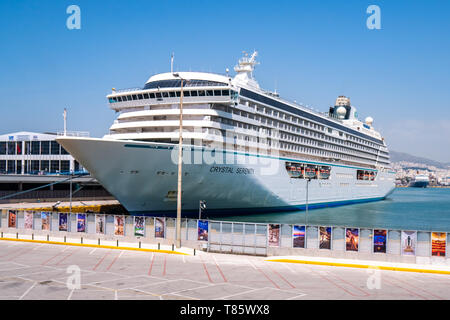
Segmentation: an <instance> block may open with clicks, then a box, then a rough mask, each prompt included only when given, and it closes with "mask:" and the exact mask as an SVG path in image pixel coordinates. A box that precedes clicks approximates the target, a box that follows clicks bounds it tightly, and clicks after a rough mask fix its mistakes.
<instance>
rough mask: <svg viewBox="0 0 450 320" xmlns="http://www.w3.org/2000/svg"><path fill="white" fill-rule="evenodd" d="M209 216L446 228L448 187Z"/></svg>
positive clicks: (449, 221)
mask: <svg viewBox="0 0 450 320" xmlns="http://www.w3.org/2000/svg"><path fill="white" fill-rule="evenodd" d="M213 220H222V221H236V222H260V223H282V224H299V225H305V224H307V225H317V226H345V227H358V228H374V229H376V228H380V229H391V230H422V231H441V232H450V188H425V189H423V188H396V189H395V191H394V192H393V193H392V194H391V195H389V197H388V198H386V199H385V200H382V201H377V202H369V203H359V204H353V205H346V206H340V207H331V208H322V209H314V210H308V213H307V214H306V211H304V210H303V211H291V212H274V213H264V214H248V215H245V214H244V215H242V214H240V215H238V216H218V217H216V216H215V217H214V218H213Z"/></svg>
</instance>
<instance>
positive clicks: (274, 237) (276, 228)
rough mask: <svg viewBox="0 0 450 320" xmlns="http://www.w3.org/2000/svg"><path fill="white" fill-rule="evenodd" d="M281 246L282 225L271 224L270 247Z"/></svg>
mask: <svg viewBox="0 0 450 320" xmlns="http://www.w3.org/2000/svg"><path fill="white" fill-rule="evenodd" d="M279 246H280V225H279V224H269V247H279Z"/></svg>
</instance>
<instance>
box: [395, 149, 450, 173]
mask: <svg viewBox="0 0 450 320" xmlns="http://www.w3.org/2000/svg"><path fill="white" fill-rule="evenodd" d="M389 155H390V156H391V162H400V161H406V162H414V163H422V164H425V165H427V166H434V167H437V168H441V169H447V168H448V167H449V166H450V163H442V162H439V161H434V160H430V159H427V158H422V157H416V156H413V155H410V154H408V153H404V152H397V151H392V150H391V151H389Z"/></svg>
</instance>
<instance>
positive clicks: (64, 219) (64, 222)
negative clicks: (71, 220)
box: [59, 212, 69, 231]
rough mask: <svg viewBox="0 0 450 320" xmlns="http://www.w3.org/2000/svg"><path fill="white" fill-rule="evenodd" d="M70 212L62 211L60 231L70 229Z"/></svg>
mask: <svg viewBox="0 0 450 320" xmlns="http://www.w3.org/2000/svg"><path fill="white" fill-rule="evenodd" d="M68 216H69V215H68V214H67V213H62V212H61V213H60V214H59V231H68V225H69V224H68V223H67V220H68Z"/></svg>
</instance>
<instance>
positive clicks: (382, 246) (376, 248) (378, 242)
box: [373, 229, 387, 253]
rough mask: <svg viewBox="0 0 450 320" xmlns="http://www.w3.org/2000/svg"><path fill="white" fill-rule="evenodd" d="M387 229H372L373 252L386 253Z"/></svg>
mask: <svg viewBox="0 0 450 320" xmlns="http://www.w3.org/2000/svg"><path fill="white" fill-rule="evenodd" d="M386 236H387V230H377V229H375V230H373V252H381V253H386Z"/></svg>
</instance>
